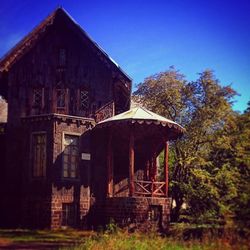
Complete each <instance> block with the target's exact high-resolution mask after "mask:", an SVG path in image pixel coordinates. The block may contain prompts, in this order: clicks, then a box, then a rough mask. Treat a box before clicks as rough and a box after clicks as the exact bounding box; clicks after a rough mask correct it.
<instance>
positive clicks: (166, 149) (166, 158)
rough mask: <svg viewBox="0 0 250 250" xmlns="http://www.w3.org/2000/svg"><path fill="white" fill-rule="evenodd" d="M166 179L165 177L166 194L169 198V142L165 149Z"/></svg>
mask: <svg viewBox="0 0 250 250" xmlns="http://www.w3.org/2000/svg"><path fill="white" fill-rule="evenodd" d="M164 177H165V188H166V189H165V194H166V196H168V141H166V142H165V147H164Z"/></svg>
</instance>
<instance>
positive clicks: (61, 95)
mask: <svg viewBox="0 0 250 250" xmlns="http://www.w3.org/2000/svg"><path fill="white" fill-rule="evenodd" d="M65 97H66V91H65V89H61V88H60V89H56V103H57V108H65Z"/></svg>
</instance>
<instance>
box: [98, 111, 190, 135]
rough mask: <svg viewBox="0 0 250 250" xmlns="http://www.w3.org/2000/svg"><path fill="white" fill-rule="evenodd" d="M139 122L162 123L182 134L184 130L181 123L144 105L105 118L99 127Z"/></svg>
mask: <svg viewBox="0 0 250 250" xmlns="http://www.w3.org/2000/svg"><path fill="white" fill-rule="evenodd" d="M124 122H129V123H138V124H148V125H149V124H152V123H153V124H155V125H162V126H164V127H165V126H167V127H169V128H172V129H175V130H178V132H179V133H180V134H182V133H183V132H184V130H185V129H184V128H183V127H182V126H181V125H179V124H178V123H176V122H174V121H172V120H169V119H167V118H165V117H163V116H160V115H158V114H156V113H154V112H152V111H149V110H147V109H146V108H144V107H135V108H132V109H130V110H128V111H125V112H123V113H121V114H118V115H115V116H113V117H110V118H108V119H105V120H103V121H101V122H99V123H98V124H97V126H96V127H97V128H98V127H107V126H112V125H113V124H116V123H124Z"/></svg>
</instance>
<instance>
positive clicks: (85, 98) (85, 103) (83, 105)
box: [80, 90, 89, 111]
mask: <svg viewBox="0 0 250 250" xmlns="http://www.w3.org/2000/svg"><path fill="white" fill-rule="evenodd" d="M88 107H89V92H88V91H87V90H80V110H81V111H86V110H88Z"/></svg>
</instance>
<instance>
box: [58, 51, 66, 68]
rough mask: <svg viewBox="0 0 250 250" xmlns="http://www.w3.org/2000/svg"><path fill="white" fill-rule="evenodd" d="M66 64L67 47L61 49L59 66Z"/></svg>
mask: <svg viewBox="0 0 250 250" xmlns="http://www.w3.org/2000/svg"><path fill="white" fill-rule="evenodd" d="M65 65H66V49H59V66H65Z"/></svg>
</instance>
